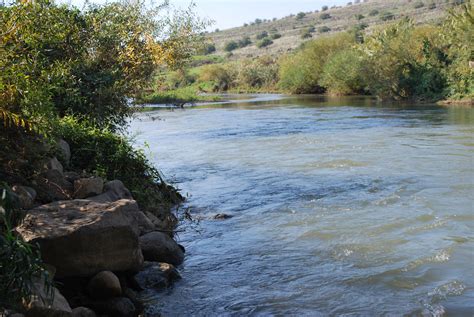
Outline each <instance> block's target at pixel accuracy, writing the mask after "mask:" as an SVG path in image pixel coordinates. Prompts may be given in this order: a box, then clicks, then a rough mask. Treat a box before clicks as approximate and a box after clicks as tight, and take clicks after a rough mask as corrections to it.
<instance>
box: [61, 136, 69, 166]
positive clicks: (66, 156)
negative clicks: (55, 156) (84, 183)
mask: <svg viewBox="0 0 474 317" xmlns="http://www.w3.org/2000/svg"><path fill="white" fill-rule="evenodd" d="M58 149H59V150H60V151H61V156H62V158H63V159H64V161H65V162H66V164H69V161H70V160H71V147H70V146H69V144H68V143H67V142H66V141H64V140H63V139H61V140H59V142H58Z"/></svg>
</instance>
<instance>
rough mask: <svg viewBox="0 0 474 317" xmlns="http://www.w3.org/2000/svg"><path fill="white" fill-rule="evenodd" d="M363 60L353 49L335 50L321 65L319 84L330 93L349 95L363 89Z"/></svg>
mask: <svg viewBox="0 0 474 317" xmlns="http://www.w3.org/2000/svg"><path fill="white" fill-rule="evenodd" d="M362 63H363V60H362V58H361V57H360V53H359V52H358V51H356V50H354V49H346V50H343V51H340V52H337V53H336V54H334V55H333V56H331V57H330V58H329V60H328V61H327V63H326V64H325V65H324V67H323V75H322V77H321V81H320V83H321V86H323V87H324V88H326V89H327V91H328V92H329V93H330V94H332V95H349V94H356V93H361V92H363V90H364V81H363V75H362V74H363V68H362Z"/></svg>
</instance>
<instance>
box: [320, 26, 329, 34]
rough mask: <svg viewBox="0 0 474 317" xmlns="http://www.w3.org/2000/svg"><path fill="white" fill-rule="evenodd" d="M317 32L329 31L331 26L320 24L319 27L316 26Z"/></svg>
mask: <svg viewBox="0 0 474 317" xmlns="http://www.w3.org/2000/svg"><path fill="white" fill-rule="evenodd" d="M318 32H319V33H327V32H331V28H330V27H327V26H325V25H324V26H321V27H320V28H318Z"/></svg>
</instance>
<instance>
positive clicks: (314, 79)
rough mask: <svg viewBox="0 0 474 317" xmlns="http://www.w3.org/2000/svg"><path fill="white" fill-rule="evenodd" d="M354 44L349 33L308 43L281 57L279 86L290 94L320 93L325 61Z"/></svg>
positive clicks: (322, 90) (322, 88) (322, 89)
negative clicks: (296, 50)
mask: <svg viewBox="0 0 474 317" xmlns="http://www.w3.org/2000/svg"><path fill="white" fill-rule="evenodd" d="M354 43H355V40H354V37H353V36H352V35H351V34H349V33H340V34H336V35H334V36H331V37H324V38H320V39H317V40H313V41H309V42H307V43H306V45H305V46H304V47H303V48H302V49H301V50H299V51H298V52H296V53H293V54H290V55H288V56H284V57H282V59H281V60H280V62H279V65H280V71H279V74H280V81H279V86H280V88H281V89H283V90H285V91H289V92H291V93H320V92H324V87H323V86H322V85H321V83H320V79H321V75H322V73H323V67H324V65H325V64H326V61H327V60H328V59H329V58H330V57H331V56H332V55H334V54H335V53H337V52H339V51H341V50H344V49H346V48H347V47H349V46H351V45H353V44H354Z"/></svg>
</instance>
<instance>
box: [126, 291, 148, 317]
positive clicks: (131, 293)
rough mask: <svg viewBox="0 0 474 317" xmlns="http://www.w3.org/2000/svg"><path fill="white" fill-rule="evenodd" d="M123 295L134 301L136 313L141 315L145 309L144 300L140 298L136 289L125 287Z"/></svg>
mask: <svg viewBox="0 0 474 317" xmlns="http://www.w3.org/2000/svg"><path fill="white" fill-rule="evenodd" d="M123 296H124V297H127V298H128V299H130V301H131V302H132V303H133V305H134V306H135V313H136V314H137V315H140V314H141V313H142V312H143V310H144V309H145V307H144V305H143V302H142V300H141V299H140V296H139V295H138V294H137V293H136V292H135V291H134V290H132V289H130V288H125V289H124V290H123Z"/></svg>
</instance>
